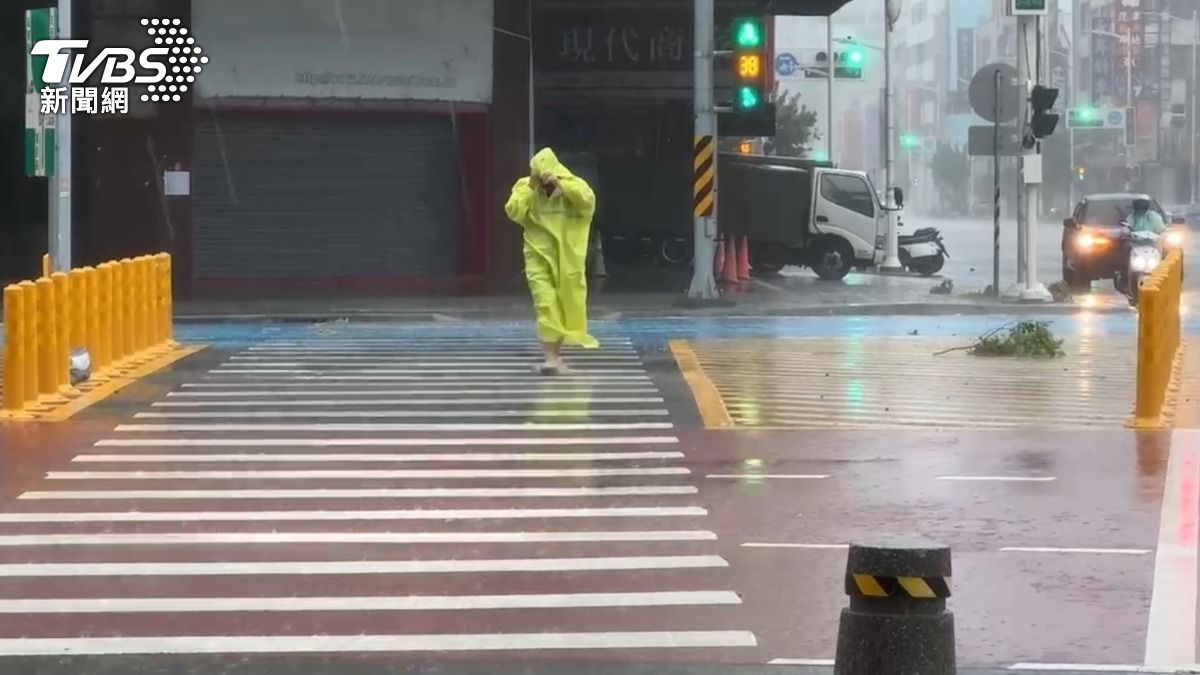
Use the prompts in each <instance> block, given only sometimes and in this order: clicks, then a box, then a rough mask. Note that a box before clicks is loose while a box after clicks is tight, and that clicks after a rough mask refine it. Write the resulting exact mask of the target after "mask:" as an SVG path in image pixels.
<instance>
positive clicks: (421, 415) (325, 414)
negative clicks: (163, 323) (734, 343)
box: [133, 402, 670, 420]
mask: <svg viewBox="0 0 1200 675" xmlns="http://www.w3.org/2000/svg"><path fill="white" fill-rule="evenodd" d="M547 403H548V402H547ZM668 415H670V412H668V411H667V410H666V409H665V408H626V409H615V410H609V409H604V408H600V409H589V408H576V409H574V410H558V409H554V408H546V409H538V408H533V409H530V410H488V409H486V408H485V409H478V408H477V409H468V410H251V411H241V410H238V411H228V410H226V411H215V412H184V411H178V410H174V411H170V412H140V413H135V414H134V416H133V417H134V419H140V420H153V419H159V420H161V419H193V420H203V419H222V420H254V419H259V420H270V419H439V418H451V419H462V418H464V417H471V418H489V417H492V418H505V417H516V418H525V417H583V418H590V417H666V416H668Z"/></svg>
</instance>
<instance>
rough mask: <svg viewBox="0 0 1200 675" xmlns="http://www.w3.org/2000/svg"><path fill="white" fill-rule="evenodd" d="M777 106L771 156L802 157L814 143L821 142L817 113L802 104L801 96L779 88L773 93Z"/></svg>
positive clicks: (772, 100)
mask: <svg viewBox="0 0 1200 675" xmlns="http://www.w3.org/2000/svg"><path fill="white" fill-rule="evenodd" d="M770 100H771V102H772V103H774V104H775V138H773V139H771V140H770V141H769V144H770V145H769V147H770V148H771V154H775V155H781V156H784V157H802V156H805V155H807V154H808V152H809V149H810V148H809V146H810V144H811V143H812V142H813V141H816V140H820V138H821V133H820V132H819V131H817V128H816V127H817V111H815V110H812V109H811V108H809V107H807V106H805V105H803V104H801V103H800V94H799V93H794V94H788V93H787V92H786V91H781V90H780V89H779V88H778V87H776V88H775V91H773V92H772V93H771V99H770Z"/></svg>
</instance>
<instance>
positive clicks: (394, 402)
mask: <svg viewBox="0 0 1200 675" xmlns="http://www.w3.org/2000/svg"><path fill="white" fill-rule="evenodd" d="M268 396H269V395H268ZM498 401H499V402H502V403H507V404H510V405H511V404H513V403H535V404H538V405H578V404H590V405H616V404H626V405H628V404H631V403H662V402H663V398H662V397H661V396H644V397H640V398H638V397H619V396H618V397H611V398H606V397H602V396H574V397H559V396H555V395H547V396H535V397H533V398H519V397H512V396H504V397H502V398H501V397H499V396H497V397H494V398H458V399H453V398H435V399H429V398H419V399H414V398H376V399H370V398H349V399H347V398H330V399H313V400H308V401H288V400H282V401H281V400H273V399H268V398H267V397H264V400H260V401H246V400H238V401H157V402H155V403H152V404H151V407H152V408H238V409H241V408H265V407H271V408H309V407H314V408H342V407H350V406H354V407H371V406H379V405H385V406H421V407H425V406H451V407H453V406H464V405H489V404H495V403H496V402H498ZM445 412H447V413H453V412H454V411H453V410H449V411H445Z"/></svg>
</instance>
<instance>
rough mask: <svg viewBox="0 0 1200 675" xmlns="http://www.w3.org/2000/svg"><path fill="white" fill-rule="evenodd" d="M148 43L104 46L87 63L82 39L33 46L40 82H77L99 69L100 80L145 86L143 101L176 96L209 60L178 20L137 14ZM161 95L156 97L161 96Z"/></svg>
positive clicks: (55, 84) (62, 84)
mask: <svg viewBox="0 0 1200 675" xmlns="http://www.w3.org/2000/svg"><path fill="white" fill-rule="evenodd" d="M141 22H142V25H143V26H144V27H145V28H146V32H147V34H149V35H150V36H151V37H152V38H153V39H154V45H155V46H153V47H148V48H146V49H143V50H141V51H140V52H137V51H134V50H133V49H129V48H128V47H106V48H104V49H102V50H101V51H100V53H99V54H97V55H96V56H95V57H93V58H92V59H91V60H90V62H89V60H88V59H87V57H86V55H85V54H83V53H80V52H83V51H85V50H87V48H88V41H87V40H41V41H39V42H38V43H37V44H35V45H34V46H33V49H32V51H31V53H32V55H33V56H44V57H46V66H45V68H44V69H43V71H42V81H43V82H45V83H46V86H47V87H65V86H68V85H82V84H85V83H87V82H89V81H91V79H92V78H93V76H95V75H97V74H99V77H100V79H99V84H101V85H126V86H127V85H130V84H137V85H148V86H147V91H149V92H151V94H150V95H143V96H142V100H143V101H146V100H154V101H158V100H163V101H171V100H174V101H178V100H180V97H179V96H178V94H180V93H184V92H187V91H188V89H189V86H190V85H191V84H192V83H194V82H195V81H196V76H197V75H199V74H200V72H201V71H202V70H203V69H204V64H207V63H208V57H207V56H205V55H204V54H203V49H202V48H201V47H200V46H199V45H197V44H196V38H195V37H193V36H192V35H190V34H189V31H188V29H187V28H185V27H183V26H182V25H180V24H182V23H183V22H182V21H180V20H179V19H142V20H141ZM160 94H161V98H160Z"/></svg>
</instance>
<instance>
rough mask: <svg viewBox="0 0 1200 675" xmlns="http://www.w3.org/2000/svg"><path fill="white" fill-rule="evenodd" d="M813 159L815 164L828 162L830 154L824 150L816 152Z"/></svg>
mask: <svg viewBox="0 0 1200 675" xmlns="http://www.w3.org/2000/svg"><path fill="white" fill-rule="evenodd" d="M812 158H813V161H814V162H828V161H829V153H828V152H825V151H824V150H814V151H813V155H812Z"/></svg>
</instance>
